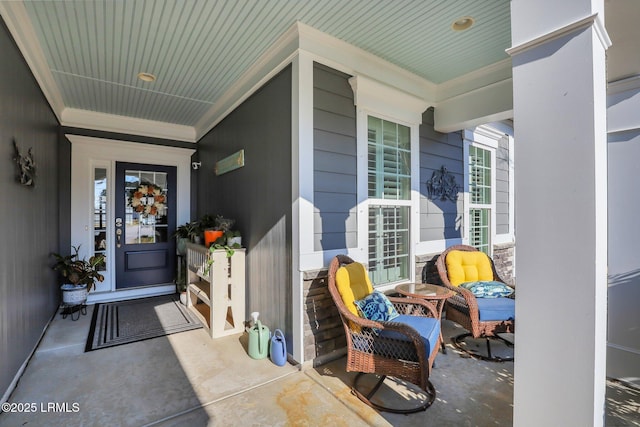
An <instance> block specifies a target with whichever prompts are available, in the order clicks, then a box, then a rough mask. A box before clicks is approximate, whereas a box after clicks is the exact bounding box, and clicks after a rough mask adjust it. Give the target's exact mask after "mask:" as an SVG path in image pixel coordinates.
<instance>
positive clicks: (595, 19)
mask: <svg viewBox="0 0 640 427" xmlns="http://www.w3.org/2000/svg"><path fill="white" fill-rule="evenodd" d="M591 26H593V27H594V30H595V32H596V34H597V36H598V39H599V40H600V43H601V44H602V46H603V47H604V49H605V50H606V49H608V48H609V47H610V46H611V38H609V34H608V33H607V30H606V29H605V27H604V24H603V23H602V19H601V18H600V15H599V14H598V13H594V14H593V15H589V16H587V17H586V18H582V19H579V20H577V21H574V22H571V23H569V24H567V25H564V26H562V27H560V28H557V29H555V30H553V31H550V32H548V33H546V34H543V35H541V36H539V37H535V38H533V39H531V40H528V41H526V42H524V43H520V44H518V45H515V46H512V47H510V48H509V49H507V50H505V52H507V54H509V55H510V56H512V57H513V56H515V55H518V54H521V53H523V52H526V51H528V50H531V49H533V48H535V47H538V46H541V45H544V44H546V43H549V42H550V41H553V40H556V39H559V38H560V37H564V36H567V35H569V34H571V33H574V32H577V31H582V30H584V29H586V28H589V27H591Z"/></svg>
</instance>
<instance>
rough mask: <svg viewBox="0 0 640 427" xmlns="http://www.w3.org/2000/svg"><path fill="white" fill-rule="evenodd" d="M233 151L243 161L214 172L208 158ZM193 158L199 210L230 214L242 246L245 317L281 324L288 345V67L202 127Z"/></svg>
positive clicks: (200, 212) (273, 325) (213, 160)
mask: <svg viewBox="0 0 640 427" xmlns="http://www.w3.org/2000/svg"><path fill="white" fill-rule="evenodd" d="M240 149H244V156H245V165H244V167H241V168H239V169H236V170H234V171H231V172H228V173H226V174H223V175H220V176H216V175H215V174H214V173H213V167H214V165H215V163H216V162H217V161H218V160H221V159H223V158H225V157H227V156H229V155H231V154H233V153H235V152H236V151H238V150H240ZM198 156H199V160H200V161H201V162H202V168H201V169H200V170H198V172H197V174H196V181H195V184H196V185H197V193H196V194H197V196H196V198H197V212H198V216H199V217H200V216H202V215H203V214H212V215H216V214H220V215H223V216H225V217H228V218H234V219H235V220H236V227H234V228H237V229H238V230H240V232H241V233H242V244H243V246H245V247H246V248H247V260H246V263H247V266H246V269H247V271H246V272H247V276H246V278H247V283H246V305H245V307H246V313H247V318H248V317H249V313H250V312H252V311H258V312H260V319H261V320H262V322H263V323H264V324H265V325H267V326H268V327H269V328H271V330H274V329H276V328H278V329H281V330H282V331H283V332H284V333H285V336H286V340H287V342H289V343H291V344H293V343H294V340H293V336H292V330H293V326H292V307H293V303H292V296H291V268H292V267H291V229H292V220H291V197H292V196H291V186H292V180H291V67H287V68H286V69H285V70H283V71H282V72H281V73H279V74H278V75H277V76H275V77H274V78H273V79H271V80H270V81H269V82H267V83H266V84H265V85H264V86H263V87H262V88H261V89H260V90H258V91H257V92H256V93H255V94H253V95H252V96H251V97H250V98H249V99H247V100H246V101H245V102H243V103H242V104H241V105H240V106H239V107H238V108H236V109H235V110H234V111H233V112H232V113H231V114H229V115H228V116H227V117H226V118H225V119H224V120H223V121H222V122H221V123H219V124H218V125H217V126H216V127H215V128H213V129H212V130H211V131H210V132H209V133H207V135H205V136H204V137H203V138H202V139H201V140H200V141H199V142H198ZM287 350H288V351H289V353H293V351H294V349H293V348H292V347H290V348H288V349H287Z"/></svg>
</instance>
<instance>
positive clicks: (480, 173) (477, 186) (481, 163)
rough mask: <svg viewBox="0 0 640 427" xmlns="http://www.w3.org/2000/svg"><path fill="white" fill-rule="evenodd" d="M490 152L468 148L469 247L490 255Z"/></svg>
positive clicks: (477, 148) (472, 146) (478, 148)
mask: <svg viewBox="0 0 640 427" xmlns="http://www.w3.org/2000/svg"><path fill="white" fill-rule="evenodd" d="M491 193H492V170H491V151H490V150H487V149H484V148H481V147H478V146H475V145H470V146H469V205H470V206H469V245H471V246H473V247H475V248H477V249H478V250H480V251H482V252H485V253H486V254H488V255H491V209H492V207H493V206H492V198H491Z"/></svg>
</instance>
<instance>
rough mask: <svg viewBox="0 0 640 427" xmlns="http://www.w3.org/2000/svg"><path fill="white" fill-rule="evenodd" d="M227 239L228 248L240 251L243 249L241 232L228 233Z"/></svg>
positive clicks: (226, 234)
mask: <svg viewBox="0 0 640 427" xmlns="http://www.w3.org/2000/svg"><path fill="white" fill-rule="evenodd" d="M225 237H226V238H227V246H229V247H231V248H234V249H239V248H241V247H242V235H241V234H240V231H239V230H233V231H228V232H226V233H225Z"/></svg>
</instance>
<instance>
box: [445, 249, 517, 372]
mask: <svg viewBox="0 0 640 427" xmlns="http://www.w3.org/2000/svg"><path fill="white" fill-rule="evenodd" d="M452 252H462V253H466V252H472V253H477V254H482V255H478V256H476V257H475V258H476V259H477V260H479V262H480V263H488V264H486V265H484V266H479V267H478V266H475V265H465V266H464V267H463V268H459V267H458V273H459V274H463V275H466V276H467V277H466V278H461V277H456V279H455V280H454V279H452V278H451V275H450V272H449V267H451V268H455V262H456V261H452V260H450V261H449V262H448V261H447V257H448V256H449V255H450V254H451V253H452ZM462 256H464V255H462ZM452 263H454V265H452ZM448 264H449V266H448ZM436 267H437V268H438V274H439V275H440V280H441V281H442V283H443V284H444V286H446V287H447V288H449V289H451V290H452V291H454V292H455V295H454V296H453V297H451V298H449V299H448V300H447V303H446V317H447V320H451V321H453V322H456V323H458V324H459V325H460V326H462V327H463V328H465V329H466V330H468V331H469V333H463V334H460V335H458V336H456V337H453V338H452V341H453V344H454V345H455V346H456V347H457V348H458V349H459V350H461V351H463V352H465V353H467V354H469V355H471V356H473V357H477V358H480V359H483V360H490V361H497V362H502V361H509V360H513V356H507V357H500V356H494V355H493V354H492V351H491V339H501V340H502V341H503V342H504V343H505V344H506V345H507V346H509V347H512V346H513V344H512V343H511V342H510V341H507V340H504V339H503V338H502V337H501V336H500V335H498V334H500V333H503V332H515V314H514V313H515V298H514V297H513V296H510V297H500V298H490V299H486V298H476V296H475V295H474V294H473V293H472V292H471V291H469V290H467V289H465V288H463V287H460V286H458V285H459V284H460V283H462V282H470V281H478V280H482V281H497V282H502V283H504V280H502V279H501V278H500V276H498V273H497V272H496V269H495V265H494V263H493V260H492V259H491V258H490V257H488V256H486V255H485V254H484V253H483V252H480V251H478V250H477V249H476V248H474V247H472V246H467V245H456V246H452V247H450V248H448V249H447V250H445V251H444V252H442V254H440V256H439V257H438V259H437V261H436ZM479 270H480V271H479ZM463 271H464V272H463ZM512 287H513V286H512ZM468 337H473V338H481V337H484V338H486V347H487V353H486V355H485V354H483V353H480V352H479V351H475V350H471V349H470V348H469V347H468V346H467V345H465V341H464V340H465V339H466V338H468Z"/></svg>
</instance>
